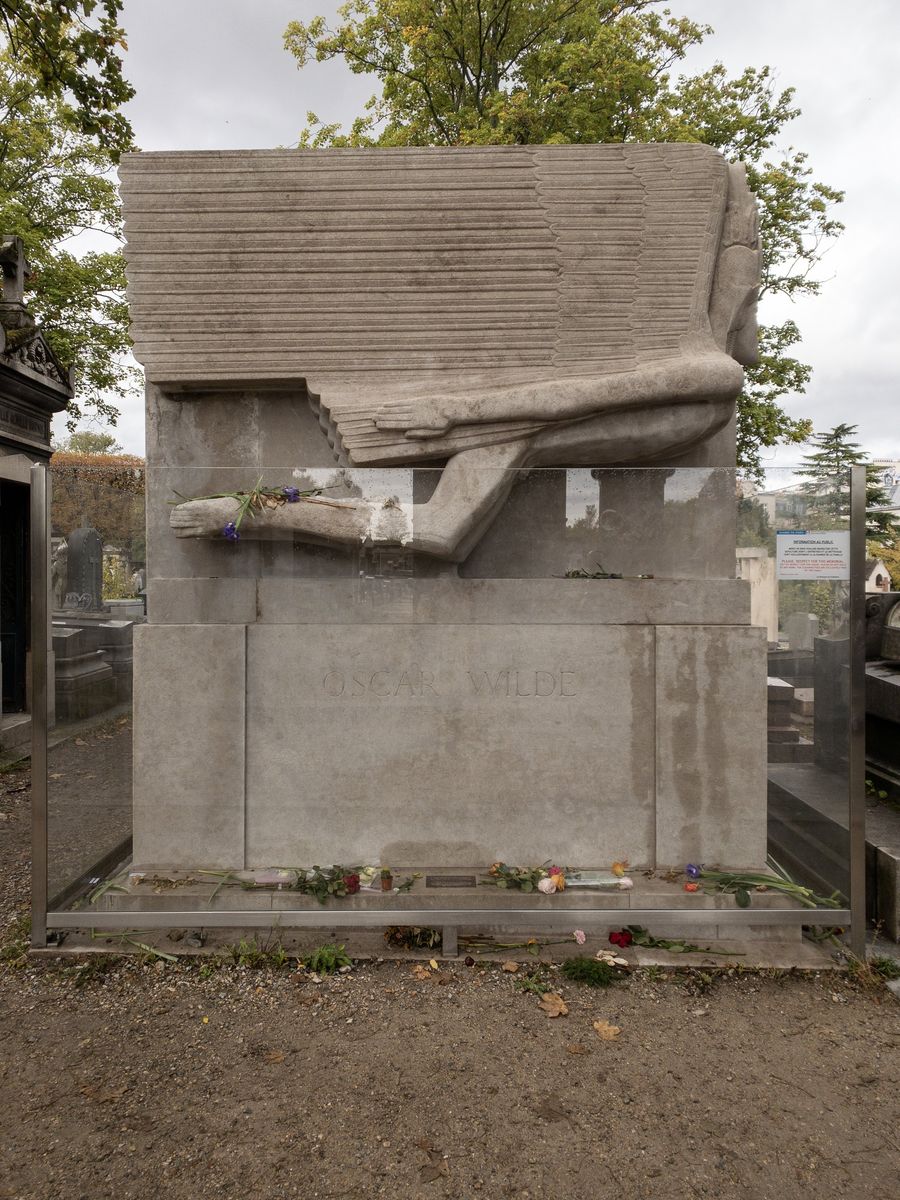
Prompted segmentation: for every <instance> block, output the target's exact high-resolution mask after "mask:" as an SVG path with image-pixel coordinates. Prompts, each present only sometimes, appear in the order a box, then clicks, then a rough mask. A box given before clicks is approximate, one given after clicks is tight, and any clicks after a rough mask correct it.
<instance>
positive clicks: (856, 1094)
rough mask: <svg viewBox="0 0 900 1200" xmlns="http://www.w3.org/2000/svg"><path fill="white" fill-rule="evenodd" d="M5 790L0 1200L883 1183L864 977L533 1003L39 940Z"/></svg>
mask: <svg viewBox="0 0 900 1200" xmlns="http://www.w3.org/2000/svg"><path fill="white" fill-rule="evenodd" d="M27 799H28V793H27V775H26V774H25V773H23V772H13V773H11V774H6V775H3V776H0V923H2V925H3V935H2V936H3V958H4V961H3V963H2V965H0V1097H2V1108H0V1112H2V1114H3V1115H2V1121H0V1196H3V1197H17V1198H21V1200H31V1198H32V1197H33V1198H38V1197H40V1198H41V1200H57V1198H58V1200H80V1198H82V1197H84V1198H85V1200H86V1198H88V1197H90V1198H91V1200H94V1198H95V1197H114V1198H115V1200H128V1198H130V1197H146V1196H161V1197H165V1200H170V1198H171V1200H180V1198H181V1197H184V1198H185V1200H187V1198H191V1200H202V1198H204V1197H213V1196H215V1197H225V1198H228V1197H242V1198H243V1197H249V1198H251V1200H269V1198H272V1200H276V1198H278V1200H280V1198H281V1197H293V1196H298V1197H301V1196H302V1197H304V1198H306V1197H341V1198H343V1197H348V1196H354V1197H355V1196H379V1197H380V1196H391V1197H400V1198H406V1197H413V1198H418V1197H436V1198H439V1197H444V1198H469V1197H473V1196H476V1195H479V1196H486V1197H498V1198H502V1197H523V1198H524V1197H531V1198H537V1197H546V1198H547V1200H549V1198H550V1197H553V1198H554V1200H555V1198H557V1197H566V1196H568V1197H576V1198H579V1200H594V1198H600V1197H607V1196H610V1197H612V1196H615V1197H617V1200H632V1198H635V1200H637V1198H641V1200H643V1198H645V1197H646V1198H653V1200H657V1198H658V1200H678V1198H680V1197H696V1196H709V1197H713V1196H715V1197H717V1198H718V1200H731V1198H732V1197H733V1198H735V1200H736V1198H738V1197H740V1200H769V1198H770V1197H771V1198H773V1200H774V1198H776V1197H777V1198H778V1200H781V1198H782V1197H784V1196H785V1195H789V1196H792V1197H795V1198H800V1200H804V1198H806V1197H810V1198H812V1197H816V1198H817V1200H825V1198H827V1200H831V1198H833V1197H854V1198H855V1197H868V1196H872V1197H876V1196H877V1197H879V1198H882V1200H886V1198H887V1197H890V1196H893V1195H896V1194H897V1179H898V1172H900V1132H898V1130H897V1114H898V1097H900V1054H898V1049H900V1006H898V1005H897V1003H896V1001H895V1000H894V999H893V997H892V996H891V995H890V993H888V992H887V991H886V989H884V988H883V987H881V986H878V985H877V984H873V983H872V982H871V981H868V980H861V979H859V978H856V977H847V976H845V975H841V974H837V973H822V974H818V975H812V976H801V975H796V974H790V973H768V974H752V973H745V972H741V971H740V970H737V969H736V970H733V971H731V972H730V973H724V974H718V975H711V974H708V973H706V972H702V971H700V970H696V969H695V970H694V971H681V972H678V973H676V972H670V971H666V970H645V971H641V972H638V973H635V974H634V975H633V976H631V977H630V978H629V979H628V980H627V981H626V982H624V983H621V984H618V985H616V986H614V987H612V988H609V989H603V990H595V989H590V988H587V987H584V986H580V985H574V984H570V983H567V982H566V981H564V980H563V979H562V978H561V977H560V976H559V974H558V972H554V971H552V970H551V971H549V972H548V974H547V979H548V986H550V987H552V988H554V989H555V990H557V991H559V992H561V993H562V994H563V996H564V997H565V1001H566V1003H567V1005H568V1010H569V1011H568V1013H567V1015H564V1016H559V1017H556V1018H549V1017H548V1016H546V1015H545V1014H544V1013H543V1012H542V1011H541V1009H540V1008H539V1007H538V1003H539V999H538V997H537V996H535V995H532V994H530V993H528V992H526V991H524V990H522V988H521V986H520V980H521V978H522V975H523V973H524V970H525V969H524V968H522V969H520V971H519V972H517V973H515V974H513V973H506V972H504V971H503V970H501V969H500V968H499V967H498V966H480V965H479V966H475V967H467V966H466V965H465V964H464V963H462V962H454V963H451V964H446V963H442V964H440V965H439V967H438V969H437V970H432V969H430V968H428V967H427V966H425V967H423V966H422V965H421V964H419V965H415V964H411V963H409V962H405V963H397V962H376V963H369V964H363V965H359V966H357V967H355V968H354V969H353V970H352V971H351V972H349V973H348V974H345V975H338V976H335V977H326V978H323V979H322V980H321V981H318V982H317V981H316V979H315V978H313V977H311V976H310V974H309V972H305V971H298V970H297V969H295V967H294V966H293V964H289V965H287V966H284V967H282V968H281V969H276V968H273V967H264V968H262V969H254V968H250V967H247V966H236V965H220V963H219V961H218V960H215V961H211V960H203V959H202V958H198V959H194V960H191V961H182V962H179V963H178V964H175V965H173V964H169V963H165V962H160V961H157V962H152V961H150V962H141V961H140V960H139V959H136V958H134V957H130V958H127V959H122V958H118V959H117V958H111V957H109V956H101V955H93V956H89V957H82V958H81V959H72V958H68V959H60V960H56V961H50V960H46V959H41V960H37V961H36V960H34V959H28V958H27V957H26V956H25V955H24V954H22V953H21V951H20V946H19V943H18V942H17V932H16V931H17V928H18V922H20V921H21V919H22V918H23V917H24V914H25V911H26V903H27V889H28V836H29V835H28V823H27V821H28V805H27ZM417 974H418V975H420V976H422V977H421V978H417ZM595 1021H601V1022H602V1021H606V1022H609V1023H610V1024H611V1025H613V1026H617V1027H618V1028H619V1033H618V1034H617V1035H615V1036H614V1037H611V1038H606V1039H604V1038H602V1037H601V1036H600V1035H599V1034H598V1032H597V1031H596V1030H595V1028H594V1022H595Z"/></svg>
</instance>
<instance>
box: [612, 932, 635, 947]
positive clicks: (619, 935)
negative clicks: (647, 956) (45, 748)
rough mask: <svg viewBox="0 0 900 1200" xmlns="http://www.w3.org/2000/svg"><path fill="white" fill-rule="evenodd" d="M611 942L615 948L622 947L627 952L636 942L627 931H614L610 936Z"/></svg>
mask: <svg viewBox="0 0 900 1200" xmlns="http://www.w3.org/2000/svg"><path fill="white" fill-rule="evenodd" d="M609 940H610V941H611V942H612V944H613V945H614V946H621V948H622V949H623V950H625V949H626V948H627V947H628V946H630V945H631V943H632V942H633V941H634V938H633V937H632V936H631V934H630V933H629V932H628V930H627V929H614V930H613V931H612V933H611V934H610V935H609Z"/></svg>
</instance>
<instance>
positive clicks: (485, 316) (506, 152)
mask: <svg viewBox="0 0 900 1200" xmlns="http://www.w3.org/2000/svg"><path fill="white" fill-rule="evenodd" d="M141 157H145V156H141ZM160 157H161V156H153V158H154V159H156V160H159V158H160ZM197 157H198V156H195V158H194V161H196V160H197ZM254 169H255V171H256V174H255V176H254V175H253V173H252V172H251V174H250V176H249V179H250V182H249V184H248V182H247V179H248V176H247V174H246V172H245V173H244V174H243V175H242V176H241V177H240V178H239V179H237V178H234V179H233V178H232V177H231V176H229V175H227V173H224V174H222V177H221V178H220V176H219V174H217V172H218V173H222V172H224V167H223V164H222V163H221V162H219V163H218V164H216V163H213V164H211V165H210V166H209V167H208V168H207V167H204V169H203V170H202V171H199V172H198V173H197V177H194V176H189V177H187V178H186V179H185V180H184V184H185V186H186V188H187V189H188V191H187V194H186V196H187V198H186V199H185V198H179V197H177V196H176V197H174V198H172V199H171V200H170V201H169V203H170V204H171V205H172V206H174V208H175V210H176V211H177V210H178V209H179V205H184V206H185V211H188V210H189V211H190V212H191V213H194V212H195V211H199V212H201V213H208V211H209V206H211V205H212V204H213V203H214V202H215V201H214V200H213V201H210V200H209V199H208V192H209V190H211V189H212V186H213V185H212V184H211V183H210V182H209V181H210V180H211V179H212V180H214V182H216V183H217V186H219V187H221V188H222V190H223V199H222V201H221V203H222V204H223V205H224V206H226V207H229V206H231V205H232V204H234V203H236V202H239V203H242V204H244V205H246V206H247V208H248V210H250V209H252V210H254V211H255V210H256V209H260V210H261V209H263V208H265V207H266V205H268V204H271V205H273V206H275V207H278V206H280V207H281V209H282V218H283V219H284V220H289V221H290V222H291V225H290V227H291V229H292V230H293V229H297V230H298V231H299V233H298V236H297V238H296V239H295V238H293V237H292V238H290V239H289V240H288V244H289V247H290V248H289V249H288V250H283V251H282V252H281V253H280V254H279V255H278V256H277V257H275V258H274V259H273V258H271V257H269V258H266V260H265V261H266V264H267V265H266V270H267V271H268V272H269V275H268V276H267V282H268V286H269V289H270V295H269V297H268V300H267V301H266V303H267V304H268V305H269V306H270V307H271V308H272V310H273V315H274V313H275V311H276V310H277V312H278V313H279V314H280V313H287V314H288V317H287V318H284V319H285V320H286V321H287V324H286V325H285V327H284V328H285V332H280V331H279V330H280V326H279V325H278V323H277V321H276V323H275V324H274V325H271V326H270V327H268V328H266V329H265V330H263V331H261V332H260V334H259V346H258V347H251V348H248V349H242V350H241V351H240V352H238V351H236V350H235V349H234V347H233V346H232V345H230V343H229V340H228V339H229V338H233V337H234V336H235V330H234V328H229V326H228V324H227V322H224V321H223V320H222V309H221V304H220V305H219V310H218V311H219V316H218V323H219V328H220V329H221V332H217V331H216V330H214V329H213V328H212V327H211V324H210V323H209V322H206V323H204V324H203V326H202V332H198V354H199V355H200V358H201V359H202V360H203V361H201V362H200V363H198V362H196V361H195V362H194V363H193V364H191V366H190V374H185V373H184V367H183V358H184V356H183V354H179V353H178V352H177V350H178V347H177V346H176V347H175V348H174V349H173V346H172V343H173V340H174V339H175V338H176V337H179V336H182V334H183V331H184V324H183V323H182V325H181V326H180V328H179V330H178V332H177V333H174V332H172V329H171V325H170V324H167V323H166V321H165V318H164V317H162V318H161V317H160V316H159V315H158V314H157V313H156V311H155V309H154V306H153V304H152V299H153V297H152V289H153V288H154V286H155V285H154V276H153V274H152V272H153V265H152V262H151V258H152V255H151V254H150V248H149V246H148V245H147V243H146V241H145V240H144V239H142V236H141V233H140V224H139V217H140V212H141V210H142V206H143V205H144V204H145V203H147V201H146V200H145V199H144V194H143V192H142V187H143V186H144V185H143V184H142V178H143V177H144V176H143V173H142V164H141V158H140V157H139V158H133V159H130V160H128V162H127V163H126V166H125V170H124V175H123V182H124V193H125V199H126V211H127V212H128V213H129V214H130V215H129V227H128V231H129V277H130V280H131V288H130V294H131V296H132V300H133V303H134V305H135V326H134V330H135V341H136V353H137V355H138V357H139V358H140V359H141V360H142V361H143V362H144V363H145V365H146V367H147V370H148V375H149V377H150V378H151V379H152V380H153V381H154V382H156V383H158V384H159V386H160V387H162V388H163V390H165V391H169V392H172V393H178V392H179V391H183V390H184V389H185V388H186V387H190V386H194V387H196V384H197V380H198V378H204V380H208V382H209V384H210V385H211V386H215V385H216V384H218V383H219V382H221V381H222V380H224V379H225V378H226V375H227V381H228V382H229V384H230V386H234V385H235V383H236V382H237V381H239V380H240V379H246V380H248V381H249V380H253V381H256V382H257V383H258V382H260V381H262V380H265V379H266V378H278V379H282V380H284V379H295V380H303V381H305V384H306V388H307V393H308V396H309V402H310V403H311V404H312V406H313V409H314V411H315V412H316V413H317V414H318V417H319V423H320V426H321V429H322V436H323V438H327V441H328V444H329V445H330V446H331V447H332V448H333V450H334V455H335V458H336V460H337V461H338V462H339V463H343V464H349V465H356V466H385V465H409V464H415V465H418V464H422V465H425V464H429V463H438V464H445V465H444V470H443V475H442V478H441V481H440V483H439V484H438V486H437V489H436V490H435V492H434V494H433V496H432V497H431V498H430V499H429V500H428V502H427V503H423V504H417V505H415V506H414V511H413V519H412V529H411V533H410V535H409V539H408V541H407V544H408V545H409V546H411V547H412V548H413V549H415V550H418V551H421V552H423V553H426V554H430V555H433V556H436V557H438V558H443V559H449V560H452V561H460V560H462V559H463V558H465V557H466V556H467V554H468V553H469V551H470V550H471V548H472V547H473V545H474V544H475V543H476V542H477V540H478V539H479V538H480V537H481V535H482V533H483V532H484V530H485V529H486V527H487V526H488V524H489V523H490V522H491V521H492V519H493V517H494V516H495V514H496V513H497V511H498V509H499V508H500V507H501V506H502V505H503V503H504V501H505V499H506V497H507V495H508V493H509V490H510V488H511V486H512V484H513V481H514V478H515V473H514V470H513V468H521V467H529V466H566V467H576V466H600V465H629V466H631V465H644V464H665V463H666V462H667V460H668V459H670V458H672V457H674V456H676V455H678V454H680V453H683V452H684V451H685V450H687V449H689V448H690V447H692V446H695V445H697V444H698V443H701V442H703V441H704V440H705V439H708V438H710V437H711V436H712V435H714V434H715V433H716V432H717V431H719V430H721V429H723V428H724V427H725V426H726V425H727V424H728V422H729V421H730V420H731V418H732V416H733V413H734V404H735V400H736V398H737V396H738V394H739V392H740V389H741V385H742V382H743V371H742V366H743V365H748V364H751V363H753V362H754V361H755V358H756V353H757V345H756V297H757V288H758V282H759V258H760V254H759V244H758V229H757V216H756V207H755V203H754V200H753V197H752V195H751V194H750V192H749V190H748V188H747V184H746V178H745V174H744V170H743V168H742V167H741V166H729V165H728V164H727V163H726V162H725V160H724V159H723V158H722V157H721V156H720V155H719V154H718V153H717V152H716V151H713V150H711V149H710V148H709V147H706V146H699V145H688V144H680V145H671V146H669V145H634V146H573V147H557V146H551V147H486V148H479V149H477V150H456V151H448V150H440V151H438V150H434V151H432V150H416V151H324V152H318V153H310V154H296V155H294V156H293V157H292V158H290V159H289V158H287V157H286V156H283V155H282V156H273V157H269V156H267V155H265V154H264V155H261V156H259V158H258V159H254ZM157 174H158V165H157ZM198 180H199V181H198ZM158 186H159V185H157V187H158ZM248 188H249V189H251V194H250V195H249V197H248V191H247V189H248ZM253 188H256V191H255V192H253V191H252V189H253ZM291 189H293V201H294V203H295V205H296V207H295V208H294V209H290V208H285V207H284V203H285V201H284V198H285V196H287V202H288V205H290V202H291ZM235 190H236V191H237V193H238V201H235V199H234V192H235ZM201 192H203V195H201V194H200V193H201ZM157 200H158V192H157ZM157 200H155V201H154V203H156V202H157ZM285 213H291V214H292V215H290V216H289V217H285ZM298 214H299V215H298ZM207 219H208V218H207ZM251 219H253V218H252V217H251ZM198 220H200V221H202V220H203V217H202V216H201V217H200V218H198ZM136 225H137V231H136V232H135V233H134V234H133V233H132V232H131V231H132V229H133V228H135V226H136ZM185 227H186V228H187V225H186V226H185ZM196 227H197V226H196V223H194V224H191V225H190V228H191V229H192V230H194V229H196ZM348 229H349V233H348V232H346V230H348ZM336 231H337V232H336ZM341 231H343V232H341ZM338 234H340V236H339V235H338ZM193 237H194V239H195V242H196V245H192V255H191V259H190V262H189V266H188V276H187V278H186V279H185V280H184V285H183V291H184V294H183V295H182V296H181V297H180V303H179V310H180V311H182V312H184V311H190V306H191V294H192V292H193V293H194V294H196V296H197V297H198V302H201V303H202V302H203V298H204V296H205V295H208V294H209V292H210V291H211V290H214V289H215V288H216V287H217V286H218V284H217V279H218V277H219V276H220V275H221V277H222V279H223V283H222V287H223V288H224V287H225V283H224V278H225V274H226V273H227V271H228V270H229V265H230V266H231V267H232V268H233V267H237V269H238V270H243V269H244V268H243V267H242V266H241V263H242V262H243V261H244V260H242V259H241V258H240V253H241V251H240V247H236V248H231V247H229V248H225V249H224V250H223V248H222V247H221V246H219V245H218V244H216V243H214V242H211V241H210V240H208V239H207V240H203V239H201V238H199V237H198V236H197V235H196V234H193ZM273 250H274V246H273ZM229 286H230V285H229ZM231 290H232V292H234V293H235V295H237V294H238V289H235V288H233V287H232V288H231ZM276 294H277V300H276ZM239 300H240V297H239V296H238V301H239ZM238 301H236V302H235V303H237V302H238ZM260 303H262V301H261V302H260ZM292 314H294V315H296V316H297V317H299V318H301V321H300V325H299V326H298V325H296V324H295V323H293V322H292V321H291V320H290V316H291V315H292ZM280 319H282V318H279V320H280ZM199 329H200V327H199V326H198V331H199ZM265 351H268V357H267V358H266V357H265V354H264V352H265ZM217 355H218V358H217ZM236 356H237V357H236ZM216 362H218V363H220V364H224V366H220V367H219V368H218V369H219V370H220V371H222V377H221V380H220V379H219V378H218V377H217V376H216V373H215V372H216V366H215V365H214V364H215V363H216ZM199 402H202V401H199V400H198V403H199ZM298 465H300V464H298ZM374 507H375V508H376V509H377V505H376V506H374ZM236 511H237V502H236V501H233V500H231V499H227V498H226V499H217V500H194V501H191V502H189V503H185V504H180V505H178V506H177V507H175V508H174V509H173V512H172V517H171V523H172V527H173V529H174V532H175V533H176V534H177V535H178V536H179V537H220V536H221V534H222V529H223V526H224V525H225V524H226V523H227V522H228V521H230V520H232V519H233V517H234V516H235V514H236ZM373 515H375V516H376V520H375V521H373ZM387 524H388V527H389V526H390V525H391V523H390V522H389V523H387ZM373 526H377V512H375V513H374V514H373V505H372V503H371V502H367V501H365V500H362V499H350V500H346V501H337V502H336V501H334V500H328V501H322V500H316V499H309V500H305V501H304V502H303V503H297V504H290V505H283V506H281V507H278V508H273V509H266V510H264V511H263V512H261V513H259V514H257V515H256V516H255V517H254V519H253V520H252V521H247V522H245V523H244V524H243V525H242V528H241V533H242V536H245V537H255V538H279V537H299V538H301V539H305V540H309V541H312V542H324V543H344V544H353V543H356V544H358V543H359V542H360V541H361V540H363V539H365V538H366V537H369V538H371V536H372V529H373Z"/></svg>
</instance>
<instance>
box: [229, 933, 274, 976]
mask: <svg viewBox="0 0 900 1200" xmlns="http://www.w3.org/2000/svg"><path fill="white" fill-rule="evenodd" d="M225 959H226V962H227V961H230V962H231V963H233V965H234V966H236V967H249V968H250V969H251V970H254V971H259V970H263V969H265V968H271V969H272V970H275V971H279V970H281V968H282V967H285V966H287V964H288V962H289V961H290V959H289V956H288V952H287V951H286V950H285V948H284V946H282V944H281V943H280V942H276V943H275V945H274V946H269V945H268V944H267V945H263V946H261V945H260V944H259V942H257V941H256V939H255V938H254V939H253V940H252V941H250V940H248V939H247V938H241V940H240V941H239V942H238V944H237V945H236V946H226V947H225Z"/></svg>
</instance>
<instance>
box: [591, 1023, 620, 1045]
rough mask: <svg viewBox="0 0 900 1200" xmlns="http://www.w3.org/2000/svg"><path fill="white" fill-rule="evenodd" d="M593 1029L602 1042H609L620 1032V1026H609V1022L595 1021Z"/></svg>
mask: <svg viewBox="0 0 900 1200" xmlns="http://www.w3.org/2000/svg"><path fill="white" fill-rule="evenodd" d="M594 1028H595V1029H596V1030H597V1037H598V1038H600V1039H601V1041H604V1042H611V1041H612V1040H613V1038H617V1037H618V1036H619V1034H620V1033H621V1032H622V1029H621V1026H619V1025H610V1023H609V1021H602V1020H601V1021H595V1022H594Z"/></svg>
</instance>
